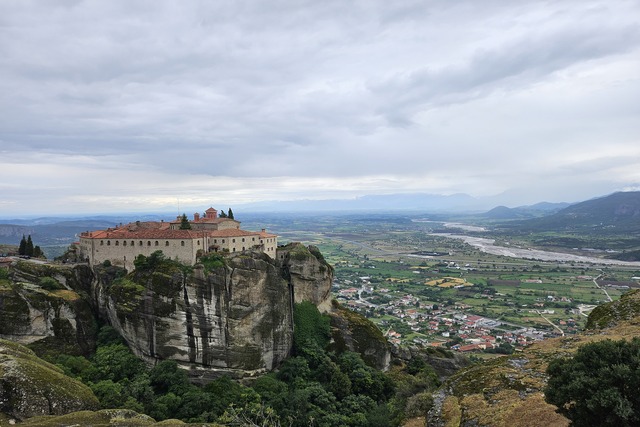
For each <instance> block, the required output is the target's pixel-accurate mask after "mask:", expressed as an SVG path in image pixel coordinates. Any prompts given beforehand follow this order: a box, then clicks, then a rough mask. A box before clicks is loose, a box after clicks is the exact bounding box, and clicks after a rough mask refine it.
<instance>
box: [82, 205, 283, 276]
mask: <svg viewBox="0 0 640 427" xmlns="http://www.w3.org/2000/svg"><path fill="white" fill-rule="evenodd" d="M181 223H182V221H181V217H178V218H177V220H176V221H172V222H169V223H167V222H164V221H161V222H153V221H149V222H141V221H136V222H133V223H130V224H126V225H121V226H117V227H115V228H108V229H106V230H97V231H87V232H84V233H81V234H80V245H79V246H80V255H81V257H82V258H84V259H86V260H87V261H88V262H89V264H90V265H92V266H93V265H96V264H101V263H103V262H104V261H107V260H108V261H110V262H111V263H112V264H114V265H121V266H123V267H125V268H127V269H133V268H134V266H133V260H134V259H135V258H136V257H137V256H138V255H145V256H149V255H151V254H152V253H153V252H155V251H157V250H161V251H162V252H163V253H164V255H165V256H166V257H167V258H171V259H177V260H178V261H181V262H183V263H186V264H191V265H193V264H195V262H196V258H197V257H198V256H200V255H202V254H207V253H210V252H241V251H246V250H260V251H262V252H264V253H266V254H267V255H269V256H270V257H271V258H275V257H276V248H277V247H278V236H277V235H275V234H271V233H267V231H266V230H265V229H262V231H247V230H242V229H241V228H240V222H239V221H236V220H235V219H231V218H218V216H217V211H216V210H215V209H213V208H209V209H207V210H206V211H205V213H204V214H203V215H202V216H200V214H197V213H196V214H194V216H193V220H192V221H189V225H190V226H191V229H187V230H183V229H180V225H181Z"/></svg>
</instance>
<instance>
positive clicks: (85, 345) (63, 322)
mask: <svg viewBox="0 0 640 427" xmlns="http://www.w3.org/2000/svg"><path fill="white" fill-rule="evenodd" d="M80 282H81V280H79V278H78V274H77V272H76V271H75V270H73V269H71V268H68V267H54V266H49V265H40V264H35V263H30V262H19V263H17V264H16V265H15V266H14V267H13V269H12V277H11V279H5V280H0V338H4V339H8V340H11V341H15V342H18V343H22V344H30V343H34V342H36V341H42V343H41V344H43V345H47V346H50V347H52V348H61V347H64V349H65V351H66V352H69V353H88V352H89V351H91V349H92V348H93V346H94V345H95V338H94V333H95V318H94V315H93V313H92V310H91V307H90V305H89V304H88V303H87V301H86V299H84V298H82V296H81V294H82V291H81V290H80V289H79V288H80V285H79V284H80ZM76 289H78V291H79V292H80V293H78V292H76ZM45 343H46V344H45Z"/></svg>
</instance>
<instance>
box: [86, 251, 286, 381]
mask: <svg viewBox="0 0 640 427" xmlns="http://www.w3.org/2000/svg"><path fill="white" fill-rule="evenodd" d="M218 262H219V265H214V266H213V268H211V267H210V266H207V263H206V262H205V263H203V264H199V265H196V266H195V267H194V268H185V267H184V266H182V265H180V264H178V263H176V262H172V261H164V262H162V263H159V264H158V265H156V266H155V267H154V268H151V269H146V270H145V269H142V268H138V269H136V271H135V272H133V273H131V274H129V275H128V276H126V277H125V278H120V279H116V280H115V281H113V282H112V283H110V284H105V283H101V284H98V287H99V289H97V291H96V294H97V295H98V298H99V299H100V305H101V306H102V307H104V308H105V312H106V316H107V318H108V320H109V322H110V323H111V324H112V325H113V326H114V327H115V328H116V329H117V330H118V331H119V332H120V333H121V335H122V336H123V337H124V338H125V340H126V341H127V343H128V344H129V346H130V347H131V348H132V350H133V351H134V352H135V353H136V354H137V355H138V356H140V357H141V358H143V359H145V360H147V361H149V362H151V363H153V362H155V361H157V360H162V359H173V360H176V361H177V362H178V363H179V364H181V365H182V366H183V367H185V368H187V369H188V370H189V372H190V374H191V376H192V377H193V378H194V379H195V380H198V379H200V380H202V381H206V380H209V379H211V378H212V377H215V376H216V375H220V374H221V373H225V374H230V375H232V376H236V377H241V376H247V375H254V374H258V373H263V372H266V371H268V370H271V369H273V368H275V367H276V366H278V365H279V364H280V362H281V361H282V360H283V359H284V358H286V357H287V356H288V355H289V351H290V349H291V343H292V330H293V324H292V302H291V293H290V285H289V284H288V283H287V282H286V281H285V280H284V279H283V278H282V277H281V275H280V270H279V268H278V266H277V265H276V263H275V261H274V260H272V259H270V258H269V257H268V256H267V255H265V254H263V253H260V252H244V253H242V254H239V255H228V256H226V257H224V259H222V258H221V259H220V260H218Z"/></svg>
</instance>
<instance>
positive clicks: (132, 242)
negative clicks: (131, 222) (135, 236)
mask: <svg viewBox="0 0 640 427" xmlns="http://www.w3.org/2000/svg"><path fill="white" fill-rule="evenodd" d="M140 244H142V242H140ZM135 245H136V242H134V241H133V240H132V241H131V246H135Z"/></svg>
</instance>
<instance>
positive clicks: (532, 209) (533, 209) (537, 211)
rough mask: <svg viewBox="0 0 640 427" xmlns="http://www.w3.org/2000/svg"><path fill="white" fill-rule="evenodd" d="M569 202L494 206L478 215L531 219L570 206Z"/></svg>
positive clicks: (508, 218) (494, 217) (496, 218)
mask: <svg viewBox="0 0 640 427" xmlns="http://www.w3.org/2000/svg"><path fill="white" fill-rule="evenodd" d="M570 205H571V204H570V203H549V202H541V203H536V204H535V205H530V206H518V207H516V208H508V207H506V206H496V207H495V208H493V209H491V210H490V211H488V212H485V213H483V214H481V215H479V217H481V218H484V219H488V220H512V219H531V218H539V217H543V216H547V215H551V214H553V213H555V212H558V211H560V210H561V209H563V208H566V207H568V206H570Z"/></svg>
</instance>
